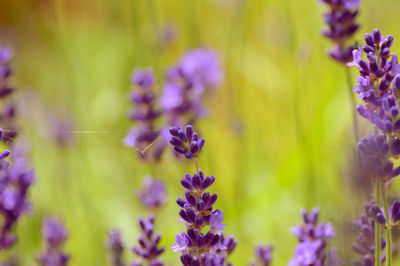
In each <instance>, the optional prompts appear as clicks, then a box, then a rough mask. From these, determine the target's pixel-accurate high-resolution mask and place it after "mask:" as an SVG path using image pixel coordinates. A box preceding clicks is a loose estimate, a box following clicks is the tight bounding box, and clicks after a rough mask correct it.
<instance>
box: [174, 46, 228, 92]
mask: <svg viewBox="0 0 400 266" xmlns="http://www.w3.org/2000/svg"><path fill="white" fill-rule="evenodd" d="M180 67H181V69H182V72H183V75H184V76H185V77H188V78H189V79H190V81H191V82H192V83H193V84H197V86H199V87H203V88H204V89H211V88H216V87H217V86H218V85H219V84H220V83H221V80H222V78H223V75H224V73H223V72H222V69H221V61H220V59H219V56H218V55H217V53H216V52H215V51H213V50H210V49H204V48H201V49H194V50H191V51H189V52H188V53H187V54H186V55H185V56H184V57H183V58H182V59H181V60H180Z"/></svg>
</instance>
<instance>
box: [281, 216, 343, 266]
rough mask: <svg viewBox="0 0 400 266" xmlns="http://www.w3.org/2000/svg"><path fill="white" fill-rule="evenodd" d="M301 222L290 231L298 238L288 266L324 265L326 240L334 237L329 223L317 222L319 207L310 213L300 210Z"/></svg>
mask: <svg viewBox="0 0 400 266" xmlns="http://www.w3.org/2000/svg"><path fill="white" fill-rule="evenodd" d="M301 214H302V218H303V224H301V225H299V226H295V227H293V228H292V233H293V235H295V236H296V237H297V238H298V239H299V244H298V245H297V247H296V249H295V254H294V258H293V259H292V260H291V261H290V262H289V264H288V265H289V266H308V265H324V262H325V260H326V254H325V247H326V246H327V243H328V240H329V239H330V238H332V237H334V235H335V234H334V231H333V228H332V225H331V224H330V223H318V216H319V209H318V208H314V209H313V210H312V211H311V212H310V213H307V211H305V210H303V211H302V212H301Z"/></svg>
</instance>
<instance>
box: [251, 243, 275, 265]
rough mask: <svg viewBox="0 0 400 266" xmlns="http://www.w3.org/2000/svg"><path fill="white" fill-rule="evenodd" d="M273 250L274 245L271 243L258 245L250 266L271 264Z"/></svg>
mask: <svg viewBox="0 0 400 266" xmlns="http://www.w3.org/2000/svg"><path fill="white" fill-rule="evenodd" d="M272 250H273V247H272V246H271V245H268V246H264V245H257V247H256V248H255V251H254V253H255V254H254V255H255V259H254V261H252V262H250V264H249V265H250V266H257V265H260V266H270V265H272Z"/></svg>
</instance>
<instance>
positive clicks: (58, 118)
mask: <svg viewBox="0 0 400 266" xmlns="http://www.w3.org/2000/svg"><path fill="white" fill-rule="evenodd" d="M49 131H50V133H51V137H52V139H53V140H54V141H55V142H56V144H57V145H59V146H60V147H68V146H69V145H72V144H73V143H74V142H75V137H74V134H73V131H74V121H73V119H72V117H71V116H68V115H66V114H58V115H56V114H54V113H52V115H51V116H50V119H49Z"/></svg>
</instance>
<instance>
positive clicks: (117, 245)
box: [107, 230, 125, 266]
mask: <svg viewBox="0 0 400 266" xmlns="http://www.w3.org/2000/svg"><path fill="white" fill-rule="evenodd" d="M107 248H108V250H109V251H110V254H111V256H110V265H112V266H124V265H125V263H123V260H122V256H123V253H124V244H123V243H122V240H121V233H120V232H119V231H118V230H111V231H110V232H109V233H108V242H107Z"/></svg>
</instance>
